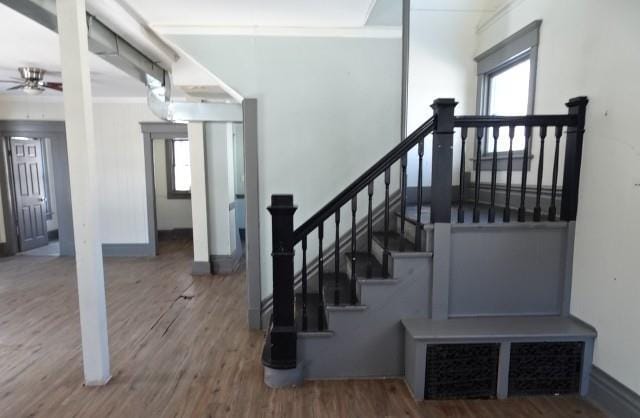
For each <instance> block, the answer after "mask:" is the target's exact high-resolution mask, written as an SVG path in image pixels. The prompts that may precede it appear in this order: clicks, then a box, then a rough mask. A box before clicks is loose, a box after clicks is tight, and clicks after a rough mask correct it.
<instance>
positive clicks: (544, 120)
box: [455, 114, 578, 128]
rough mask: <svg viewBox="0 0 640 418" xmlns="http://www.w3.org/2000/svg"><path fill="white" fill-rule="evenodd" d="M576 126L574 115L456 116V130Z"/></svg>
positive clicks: (576, 120)
mask: <svg viewBox="0 0 640 418" xmlns="http://www.w3.org/2000/svg"><path fill="white" fill-rule="evenodd" d="M577 124H578V118H577V117H576V115H570V114H569V115H527V116H475V115H474V116H456V118H455V126H456V128H489V127H493V126H499V127H500V126H567V127H573V126H576V125H577Z"/></svg>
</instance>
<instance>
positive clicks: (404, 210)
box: [369, 154, 407, 241]
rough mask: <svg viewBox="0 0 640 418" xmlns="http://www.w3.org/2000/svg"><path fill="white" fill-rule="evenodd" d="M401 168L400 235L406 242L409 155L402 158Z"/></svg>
mask: <svg viewBox="0 0 640 418" xmlns="http://www.w3.org/2000/svg"><path fill="white" fill-rule="evenodd" d="M400 164H401V165H400V167H401V181H402V184H401V189H400V235H401V236H402V238H403V241H404V221H405V218H406V216H407V154H405V155H403V156H402V159H401V161H400ZM369 187H371V193H373V186H372V185H370V186H369Z"/></svg>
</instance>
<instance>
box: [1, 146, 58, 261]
mask: <svg viewBox="0 0 640 418" xmlns="http://www.w3.org/2000/svg"><path fill="white" fill-rule="evenodd" d="M45 147H46V145H45V144H43V141H42V139H41V138H26V137H20V136H14V137H11V138H10V139H9V158H10V159H11V173H12V185H13V187H12V189H13V199H14V202H15V213H16V216H17V219H16V233H17V236H18V251H19V252H24V251H28V250H32V249H34V248H38V247H44V246H46V245H47V244H49V235H48V231H47V216H48V214H47V204H46V202H47V201H48V198H49V196H47V190H45V186H44V183H45V168H44V165H45V160H44V155H43V150H44V149H45Z"/></svg>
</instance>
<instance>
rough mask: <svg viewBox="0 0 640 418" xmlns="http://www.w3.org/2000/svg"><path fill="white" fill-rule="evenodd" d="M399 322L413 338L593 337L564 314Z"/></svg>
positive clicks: (423, 319)
mask: <svg viewBox="0 0 640 418" xmlns="http://www.w3.org/2000/svg"><path fill="white" fill-rule="evenodd" d="M402 325H403V326H404V328H405V329H406V330H407V332H408V333H409V334H410V335H411V336H412V338H414V339H416V340H438V339H444V340H447V341H449V340H485V339H507V340H508V339H514V338H528V339H538V338H549V337H554V338H561V337H566V338H571V337H574V338H595V336H596V331H595V329H594V328H593V327H591V326H590V325H587V324H585V323H584V322H582V321H578V320H576V319H575V318H570V317H563V316H494V317H469V318H450V319H448V320H444V321H443V320H433V319H429V318H407V319H403V320H402Z"/></svg>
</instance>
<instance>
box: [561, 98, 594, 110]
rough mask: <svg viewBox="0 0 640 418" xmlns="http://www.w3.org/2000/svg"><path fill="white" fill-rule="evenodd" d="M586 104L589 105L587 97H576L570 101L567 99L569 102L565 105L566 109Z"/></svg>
mask: <svg viewBox="0 0 640 418" xmlns="http://www.w3.org/2000/svg"><path fill="white" fill-rule="evenodd" d="M587 103H589V99H588V98H587V96H578V97H572V98H571V99H569V101H568V102H567V103H565V105H566V106H567V107H568V108H572V107H576V106H586V105H587Z"/></svg>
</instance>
